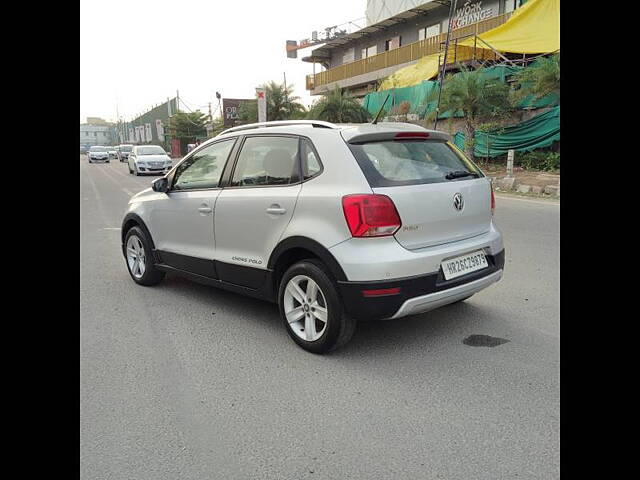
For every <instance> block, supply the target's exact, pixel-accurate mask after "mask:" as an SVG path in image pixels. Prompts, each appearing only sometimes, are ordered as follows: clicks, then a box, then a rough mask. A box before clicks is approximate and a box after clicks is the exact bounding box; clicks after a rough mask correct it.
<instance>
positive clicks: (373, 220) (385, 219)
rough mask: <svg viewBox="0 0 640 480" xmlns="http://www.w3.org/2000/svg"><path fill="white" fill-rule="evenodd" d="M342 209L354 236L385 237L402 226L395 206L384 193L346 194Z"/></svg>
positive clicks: (343, 198)
mask: <svg viewBox="0 0 640 480" xmlns="http://www.w3.org/2000/svg"><path fill="white" fill-rule="evenodd" d="M342 209H343V210H344V218H345V219H346V220H347V225H348V226H349V230H350V231H351V235H353V236H354V237H385V236H389V235H393V234H395V233H396V232H397V231H398V229H399V228H400V227H401V226H402V222H401V221H400V215H398V211H397V210H396V206H395V205H394V204H393V201H391V199H390V198H389V197H387V196H386V195H346V196H344V197H342Z"/></svg>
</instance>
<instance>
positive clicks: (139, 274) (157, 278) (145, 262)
mask: <svg viewBox="0 0 640 480" xmlns="http://www.w3.org/2000/svg"><path fill="white" fill-rule="evenodd" d="M124 249H125V250H124V255H125V263H126V266H127V271H128V272H129V275H130V276H131V278H132V279H133V281H134V282H136V283H137V284H138V285H144V286H146V287H149V286H152V285H157V284H158V283H160V282H161V281H162V279H163V278H164V276H165V273H164V272H161V271H160V270H158V269H156V266H155V263H154V261H153V249H152V248H151V241H150V239H149V238H148V237H147V235H146V234H145V232H144V231H143V230H142V229H141V228H140V227H132V228H131V229H129V230H128V231H127V234H126V235H125V237H124ZM136 259H137V262H136ZM140 260H142V262H140Z"/></svg>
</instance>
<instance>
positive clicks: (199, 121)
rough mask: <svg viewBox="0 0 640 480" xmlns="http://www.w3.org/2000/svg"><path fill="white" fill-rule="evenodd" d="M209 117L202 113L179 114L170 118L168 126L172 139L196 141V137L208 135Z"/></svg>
mask: <svg viewBox="0 0 640 480" xmlns="http://www.w3.org/2000/svg"><path fill="white" fill-rule="evenodd" d="M209 121H210V119H209V115H205V114H204V113H202V112H198V111H195V112H177V113H175V114H174V115H171V117H170V118H169V125H168V126H167V128H168V130H169V134H170V135H171V136H172V137H175V138H179V139H180V140H181V141H182V140H191V139H193V140H195V138H196V137H204V136H206V135H207V127H206V125H207V123H208V122H209Z"/></svg>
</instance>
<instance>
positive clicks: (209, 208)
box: [198, 206, 213, 214]
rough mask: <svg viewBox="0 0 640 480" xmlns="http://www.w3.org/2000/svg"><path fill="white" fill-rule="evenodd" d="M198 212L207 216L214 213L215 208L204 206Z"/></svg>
mask: <svg viewBox="0 0 640 480" xmlns="http://www.w3.org/2000/svg"><path fill="white" fill-rule="evenodd" d="M198 211H199V212H200V213H205V214H206V213H211V212H212V211H213V208H211V207H205V206H202V207H200V208H198Z"/></svg>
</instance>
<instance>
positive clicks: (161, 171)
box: [138, 167, 171, 175]
mask: <svg viewBox="0 0 640 480" xmlns="http://www.w3.org/2000/svg"><path fill="white" fill-rule="evenodd" d="M169 170H171V167H166V168H148V167H138V173H141V174H144V173H148V174H150V175H164V174H165V173H167V172H168V171H169Z"/></svg>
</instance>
